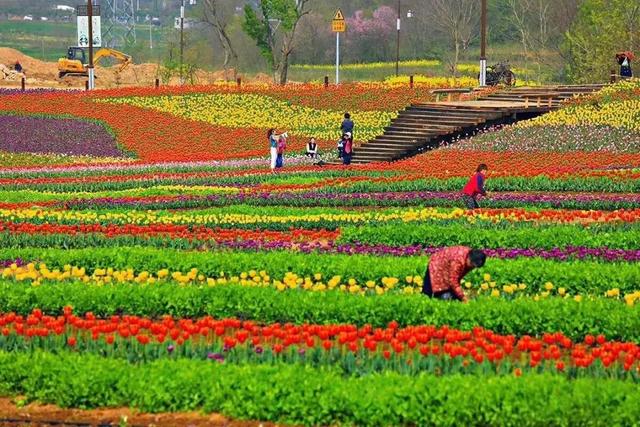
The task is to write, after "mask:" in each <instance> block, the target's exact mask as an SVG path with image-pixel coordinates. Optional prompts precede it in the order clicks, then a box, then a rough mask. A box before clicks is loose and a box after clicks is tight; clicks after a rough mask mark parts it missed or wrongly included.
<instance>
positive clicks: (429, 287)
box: [422, 246, 487, 302]
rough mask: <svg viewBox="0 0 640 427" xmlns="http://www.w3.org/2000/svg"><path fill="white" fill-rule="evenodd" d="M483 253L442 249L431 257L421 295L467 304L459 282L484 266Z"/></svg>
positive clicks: (462, 249) (458, 248) (462, 247)
mask: <svg viewBox="0 0 640 427" xmlns="http://www.w3.org/2000/svg"><path fill="white" fill-rule="evenodd" d="M486 259H487V256H486V255H485V253H484V252H482V251H479V250H475V249H471V248H468V247H466V246H452V247H449V248H444V249H442V250H440V251H438V252H436V253H435V254H433V255H432V256H431V259H430V260H429V264H427V271H426V273H425V275H424V280H423V282H422V293H423V294H425V295H427V296H428V297H431V298H438V299H443V300H451V299H457V300H459V301H462V302H467V301H468V300H467V297H466V296H465V294H464V291H463V290H462V286H460V281H461V280H462V278H463V277H464V276H466V274H467V273H468V272H470V271H471V270H473V269H474V268H480V267H482V266H483V265H484V263H485V261H486Z"/></svg>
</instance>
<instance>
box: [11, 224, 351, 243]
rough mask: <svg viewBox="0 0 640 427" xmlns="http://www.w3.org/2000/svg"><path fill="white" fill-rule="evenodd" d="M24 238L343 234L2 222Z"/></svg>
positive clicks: (298, 238) (290, 238) (312, 237)
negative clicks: (97, 235) (94, 235)
mask: <svg viewBox="0 0 640 427" xmlns="http://www.w3.org/2000/svg"><path fill="white" fill-rule="evenodd" d="M4 231H8V232H10V233H23V234H70V235H75V234H93V233H95V234H101V235H104V236H105V237H108V238H111V237H116V236H138V237H145V238H150V237H155V236H159V237H168V238H171V239H187V240H189V241H192V240H204V241H208V240H214V241H216V242H226V241H246V240H255V241H284V242H308V241H317V240H335V239H337V238H338V236H339V235H340V232H339V231H330V230H306V229H296V228H292V229H290V230H289V231H270V230H260V231H256V230H243V229H224V228H209V227H204V226H187V225H174V224H150V225H136V224H125V225H116V224H109V225H102V224H74V225H65V224H50V223H44V224H31V223H27V222H18V223H15V222H2V221H0V232H4Z"/></svg>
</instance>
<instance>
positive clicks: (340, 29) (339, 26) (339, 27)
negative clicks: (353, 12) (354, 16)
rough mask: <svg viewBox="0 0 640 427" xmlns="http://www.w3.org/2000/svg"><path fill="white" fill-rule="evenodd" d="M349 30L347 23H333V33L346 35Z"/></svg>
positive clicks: (334, 21)
mask: <svg viewBox="0 0 640 427" xmlns="http://www.w3.org/2000/svg"><path fill="white" fill-rule="evenodd" d="M346 30H347V23H346V22H345V21H344V20H342V21H336V20H335V19H334V20H333V21H331V31H333V32H334V33H344V32H345V31H346Z"/></svg>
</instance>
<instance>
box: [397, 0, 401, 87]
mask: <svg viewBox="0 0 640 427" xmlns="http://www.w3.org/2000/svg"><path fill="white" fill-rule="evenodd" d="M396 28H397V30H398V33H397V36H396V77H398V70H399V68H400V0H398V18H397V20H396Z"/></svg>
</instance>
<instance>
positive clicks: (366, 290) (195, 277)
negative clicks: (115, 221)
mask: <svg viewBox="0 0 640 427" xmlns="http://www.w3.org/2000/svg"><path fill="white" fill-rule="evenodd" d="M2 278H3V279H13V280H15V281H18V282H24V281H27V282H30V283H31V285H32V286H39V285H41V284H42V282H43V281H56V282H69V281H80V282H83V283H86V284H93V285H98V286H100V285H106V284H117V283H136V284H140V285H154V284H160V283H177V284H179V285H183V286H184V285H200V286H221V285H239V286H251V287H270V288H274V289H276V290H278V291H287V290H295V289H298V290H306V291H314V292H322V291H330V290H336V291H342V292H346V293H350V294H357V295H367V294H376V295H383V294H385V293H387V292H392V291H395V292H401V293H403V294H407V295H411V294H419V293H420V292H421V289H422V278H421V277H420V276H406V277H404V279H402V278H397V277H383V278H381V279H379V280H368V281H366V282H364V283H358V281H357V280H356V279H354V278H349V279H346V280H344V279H343V277H341V276H333V277H331V278H329V279H328V280H324V276H323V275H322V273H315V274H314V275H313V276H300V275H297V274H296V273H293V272H288V273H286V274H285V275H284V277H283V278H282V279H273V278H272V277H271V276H270V275H269V273H268V272H267V271H264V270H262V271H256V270H251V271H249V272H242V273H240V274H239V275H227V274H225V272H223V271H221V272H220V273H219V275H218V277H215V278H214V277H208V276H206V275H205V274H203V273H202V272H199V271H198V269H196V268H193V269H191V270H190V271H189V272H187V273H182V272H180V271H173V272H172V271H170V270H168V269H162V270H160V271H158V272H156V273H155V274H154V273H150V272H148V271H142V272H140V273H137V274H136V273H135V272H134V270H133V269H132V268H128V269H125V270H117V269H114V268H99V269H96V270H95V271H94V272H93V273H92V274H89V273H88V272H87V270H86V268H84V267H77V266H71V265H65V266H64V267H63V268H62V269H53V270H52V269H49V268H48V267H47V265H46V264H44V263H40V264H38V265H36V264H34V263H30V264H27V265H26V266H18V265H17V264H12V265H11V266H9V267H7V268H5V269H3V270H2ZM483 279H484V281H483V282H482V283H480V284H479V285H474V284H473V283H471V282H468V281H465V280H462V282H461V283H462V286H463V287H464V288H466V289H467V290H468V291H469V295H470V296H471V297H473V296H482V295H485V294H488V295H489V296H490V297H494V298H499V297H513V296H516V295H517V294H523V293H524V291H525V290H526V289H527V285H526V284H524V283H520V284H508V285H503V286H502V287H501V288H500V287H499V286H498V285H497V283H496V282H495V281H492V280H491V277H490V276H489V275H488V274H485V275H484V278H483ZM544 289H545V290H544V291H542V292H540V293H538V294H536V295H534V296H533V299H534V300H536V301H538V300H540V299H544V298H548V297H549V296H557V297H562V298H573V299H574V300H575V301H578V302H580V301H582V299H583V297H582V295H579V294H576V295H573V296H571V295H570V294H569V292H567V290H566V289H565V288H562V287H560V288H557V289H555V285H554V284H553V283H551V282H547V283H545V285H544ZM605 296H606V297H609V298H616V299H620V297H621V294H620V290H619V289H617V288H615V289H611V290H609V291H607V292H606V293H605ZM622 299H623V300H624V301H625V303H626V304H627V305H629V306H633V305H634V304H635V303H636V301H640V291H635V292H633V293H628V294H626V295H624V296H623V297H622Z"/></svg>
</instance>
